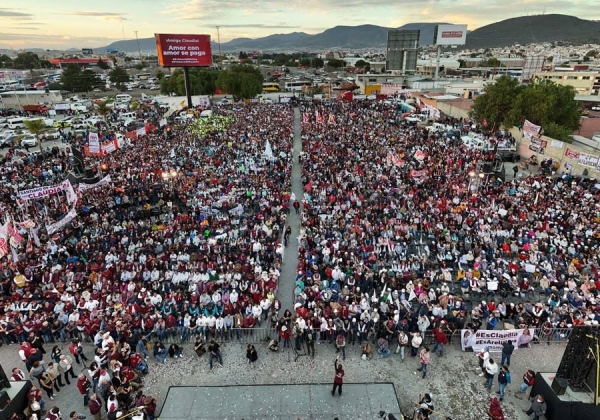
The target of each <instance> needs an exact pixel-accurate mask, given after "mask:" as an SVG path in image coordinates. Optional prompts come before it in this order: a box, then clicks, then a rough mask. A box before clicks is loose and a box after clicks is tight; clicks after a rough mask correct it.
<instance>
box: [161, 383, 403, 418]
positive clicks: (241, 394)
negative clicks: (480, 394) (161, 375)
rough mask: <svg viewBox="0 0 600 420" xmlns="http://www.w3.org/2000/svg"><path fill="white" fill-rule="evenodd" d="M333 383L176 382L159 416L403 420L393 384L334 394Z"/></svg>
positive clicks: (349, 388) (362, 386)
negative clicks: (390, 418)
mask: <svg viewBox="0 0 600 420" xmlns="http://www.w3.org/2000/svg"><path fill="white" fill-rule="evenodd" d="M331 388H332V385H331V384H306V385H246V386H222V387H216V386H215V387H211V386H172V387H170V388H169V392H168V394H167V397H166V399H165V403H164V405H163V409H162V412H161V413H160V419H161V420H189V419H206V420H226V419H227V420H241V419H244V420H255V419H270V420H271V419H272V420H275V419H277V420H312V419H319V420H329V419H331V420H333V419H334V418H336V417H337V418H338V419H339V420H349V419H353V420H359V419H364V420H372V419H377V418H379V412H380V411H381V410H383V411H385V412H387V413H391V414H394V415H395V416H396V418H398V419H401V418H402V417H401V416H400V407H399V405H398V397H397V396H396V391H395V389H394V386H393V384H392V383H369V384H349V383H348V384H344V390H343V394H342V396H341V397H340V396H338V395H337V394H336V396H335V397H332V396H331Z"/></svg>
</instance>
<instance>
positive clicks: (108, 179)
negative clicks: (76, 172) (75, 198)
mask: <svg viewBox="0 0 600 420" xmlns="http://www.w3.org/2000/svg"><path fill="white" fill-rule="evenodd" d="M110 182H112V179H111V177H110V175H106V176H105V177H104V178H102V179H101V180H100V181H98V182H96V183H95V184H79V191H82V192H83V191H87V190H91V189H92V188H96V187H101V186H102V185H106V184H109V183H110Z"/></svg>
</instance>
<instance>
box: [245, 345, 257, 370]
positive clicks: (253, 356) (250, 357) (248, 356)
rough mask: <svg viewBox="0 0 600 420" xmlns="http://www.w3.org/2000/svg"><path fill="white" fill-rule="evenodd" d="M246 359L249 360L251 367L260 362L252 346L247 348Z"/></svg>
mask: <svg viewBox="0 0 600 420" xmlns="http://www.w3.org/2000/svg"><path fill="white" fill-rule="evenodd" d="M246 359H248V363H249V364H250V366H254V362H256V360H258V353H257V352H256V348H254V346H253V345H252V344H248V347H247V348H246Z"/></svg>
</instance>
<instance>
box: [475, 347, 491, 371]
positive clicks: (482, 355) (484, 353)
mask: <svg viewBox="0 0 600 420" xmlns="http://www.w3.org/2000/svg"><path fill="white" fill-rule="evenodd" d="M476 356H477V361H478V362H479V369H477V370H478V371H480V373H479V376H485V364H486V362H487V360H488V359H489V358H490V352H489V347H488V346H485V347H484V348H482V349H481V350H480V351H479V353H477V354H476Z"/></svg>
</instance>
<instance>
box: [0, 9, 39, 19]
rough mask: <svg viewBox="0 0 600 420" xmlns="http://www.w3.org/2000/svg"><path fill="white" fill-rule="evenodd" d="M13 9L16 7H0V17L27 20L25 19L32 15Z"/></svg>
mask: <svg viewBox="0 0 600 420" xmlns="http://www.w3.org/2000/svg"><path fill="white" fill-rule="evenodd" d="M15 10H18V9H7V8H0V18H11V19H21V20H27V19H32V18H33V15H32V14H31V13H24V12H17V11H15Z"/></svg>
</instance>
